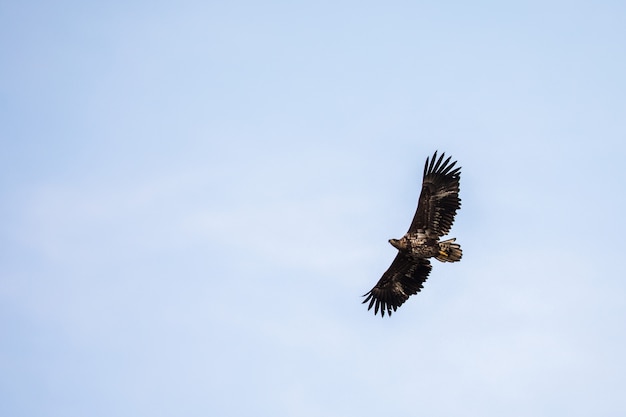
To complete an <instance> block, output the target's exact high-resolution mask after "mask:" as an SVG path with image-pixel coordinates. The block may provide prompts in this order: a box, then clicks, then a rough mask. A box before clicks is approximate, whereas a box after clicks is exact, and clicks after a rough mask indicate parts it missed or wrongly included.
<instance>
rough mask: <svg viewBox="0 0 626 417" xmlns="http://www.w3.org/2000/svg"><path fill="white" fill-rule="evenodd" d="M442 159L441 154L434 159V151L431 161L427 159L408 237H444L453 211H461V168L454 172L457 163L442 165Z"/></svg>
mask: <svg viewBox="0 0 626 417" xmlns="http://www.w3.org/2000/svg"><path fill="white" fill-rule="evenodd" d="M444 156H445V153H442V154H441V156H440V157H439V159H437V151H435V153H434V154H433V157H432V158H431V159H430V161H429V158H426V163H425V164H424V179H423V181H422V191H421V193H420V197H419V200H418V203H417V211H416V212H415V216H414V217H413V221H412V222H411V226H410V227H409V232H411V233H415V232H417V231H418V230H422V231H424V232H426V233H427V234H428V235H430V236H432V237H435V236H437V237H441V236H445V235H447V234H448V232H449V231H450V228H451V227H452V223H453V222H454V216H455V215H456V211H457V210H458V209H459V208H460V207H461V199H460V198H459V180H460V179H461V167H457V168H454V166H455V165H456V161H454V162H452V163H450V157H448V159H446V160H445V161H444V159H443V158H444ZM453 168H454V169H453Z"/></svg>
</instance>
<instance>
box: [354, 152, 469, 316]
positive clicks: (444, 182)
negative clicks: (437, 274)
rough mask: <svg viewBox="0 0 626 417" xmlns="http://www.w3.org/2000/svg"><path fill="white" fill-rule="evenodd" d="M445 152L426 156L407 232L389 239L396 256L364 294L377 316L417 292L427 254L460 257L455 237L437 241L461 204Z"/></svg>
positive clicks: (426, 267)
mask: <svg viewBox="0 0 626 417" xmlns="http://www.w3.org/2000/svg"><path fill="white" fill-rule="evenodd" d="M444 156H445V153H442V154H441V156H440V157H439V158H437V152H436V151H435V153H434V154H433V156H432V158H426V163H425V164H424V176H423V180H422V191H421V192H420V196H419V200H418V204H417V210H416V212H415V216H414V217H413V221H412V222H411V226H410V227H409V230H408V231H407V233H406V234H405V235H404V236H403V237H402V238H400V239H390V240H389V243H391V245H393V246H394V247H395V248H396V249H398V254H397V255H396V258H395V259H394V260H393V262H392V263H391V266H389V268H388V269H387V271H385V273H384V274H383V276H382V278H380V280H379V281H378V283H377V284H376V285H375V286H374V288H372V289H371V291H369V292H368V293H367V294H365V295H364V297H366V298H365V300H364V301H363V303H367V302H368V301H369V306H368V310H369V309H371V308H372V307H374V314H378V311H379V310H380V314H381V316H384V315H385V312H386V313H387V314H388V315H391V313H392V312H393V311H396V309H397V308H398V307H400V306H401V305H402V304H403V303H404V302H405V301H406V300H407V299H408V298H409V297H410V296H411V295H413V294H417V293H418V292H419V291H420V290H421V289H422V288H423V284H424V282H425V281H426V279H427V278H428V274H429V273H430V270H431V269H432V266H431V265H430V261H429V259H428V258H432V257H434V258H436V259H438V260H439V261H441V262H457V261H459V260H461V257H462V254H463V253H462V251H461V246H460V245H458V244H456V243H454V241H455V240H456V239H454V238H452V239H448V240H444V241H440V240H439V239H440V238H441V237H442V236H444V235H446V234H447V233H448V232H449V231H450V228H451V227H452V223H453V222H454V216H455V215H456V212H457V210H458V209H459V208H460V207H461V199H460V198H459V181H460V177H461V168H460V167H457V168H454V167H455V165H456V161H454V162H450V159H451V158H450V157H448V158H447V159H445V160H444Z"/></svg>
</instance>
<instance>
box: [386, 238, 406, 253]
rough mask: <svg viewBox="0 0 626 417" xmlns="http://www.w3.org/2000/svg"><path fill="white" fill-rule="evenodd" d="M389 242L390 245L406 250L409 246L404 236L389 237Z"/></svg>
mask: <svg viewBox="0 0 626 417" xmlns="http://www.w3.org/2000/svg"><path fill="white" fill-rule="evenodd" d="M389 243H391V246H393V247H394V248H396V249H398V250H407V249H408V247H409V245H408V242H407V240H406V238H404V237H403V238H402V239H389Z"/></svg>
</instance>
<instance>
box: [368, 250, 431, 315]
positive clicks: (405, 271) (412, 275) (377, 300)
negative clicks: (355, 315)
mask: <svg viewBox="0 0 626 417" xmlns="http://www.w3.org/2000/svg"><path fill="white" fill-rule="evenodd" d="M431 269H432V266H431V265H430V262H429V261H428V259H417V260H414V259H411V258H409V257H407V256H406V255H404V254H403V253H401V252H398V255H397V256H396V259H394V260H393V262H392V263H391V266H389V269H387V271H385V273H384V274H383V276H382V278H381V279H380V280H378V282H377V283H376V285H375V286H374V288H372V289H371V291H370V292H368V293H367V294H365V295H364V297H366V298H365V300H364V301H363V304H365V303H367V302H368V301H369V303H370V304H369V306H368V307H367V309H368V310H370V309H371V308H372V306H373V307H374V314H377V313H378V310H379V309H380V314H381V315H382V316H383V317H384V316H385V311H386V312H387V314H389V315H390V316H391V313H392V310H393V311H396V309H397V308H398V307H400V306H401V305H402V303H404V302H405V301H406V300H407V299H408V298H409V296H411V295H413V294H417V293H418V292H419V291H420V290H421V289H422V284H424V282H425V281H426V278H428V274H429V273H430V270H431Z"/></svg>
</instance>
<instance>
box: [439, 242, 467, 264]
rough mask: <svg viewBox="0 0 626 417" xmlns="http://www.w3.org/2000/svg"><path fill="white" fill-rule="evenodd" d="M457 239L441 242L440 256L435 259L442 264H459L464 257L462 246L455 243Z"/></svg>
mask: <svg viewBox="0 0 626 417" xmlns="http://www.w3.org/2000/svg"><path fill="white" fill-rule="evenodd" d="M455 240H456V238H452V239H448V240H444V241H443V242H439V255H437V256H436V257H435V258H437V260H439V261H441V262H458V261H460V260H461V257H462V256H463V251H462V250H461V245H459V244H457V243H454V241H455Z"/></svg>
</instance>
